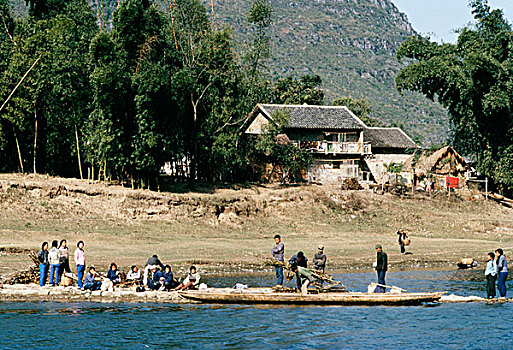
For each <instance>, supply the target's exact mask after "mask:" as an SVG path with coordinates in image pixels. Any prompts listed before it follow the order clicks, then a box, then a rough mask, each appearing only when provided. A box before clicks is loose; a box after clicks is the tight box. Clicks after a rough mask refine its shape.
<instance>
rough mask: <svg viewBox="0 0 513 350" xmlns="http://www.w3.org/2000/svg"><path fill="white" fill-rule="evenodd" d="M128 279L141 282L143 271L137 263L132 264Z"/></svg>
mask: <svg viewBox="0 0 513 350" xmlns="http://www.w3.org/2000/svg"><path fill="white" fill-rule="evenodd" d="M126 279H127V280H128V281H135V282H140V280H141V271H140V270H139V269H138V268H137V266H136V265H132V267H131V268H130V271H129V272H128V273H127V275H126Z"/></svg>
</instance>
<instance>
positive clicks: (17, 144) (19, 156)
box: [14, 131, 25, 173]
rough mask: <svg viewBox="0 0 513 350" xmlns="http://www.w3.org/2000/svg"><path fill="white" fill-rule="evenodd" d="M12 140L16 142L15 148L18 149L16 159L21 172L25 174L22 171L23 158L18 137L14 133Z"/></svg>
mask: <svg viewBox="0 0 513 350" xmlns="http://www.w3.org/2000/svg"><path fill="white" fill-rule="evenodd" d="M14 139H15V140H16V148H17V149H18V158H19V160H20V168H21V172H22V173H25V170H24V169H23V158H22V157H21V150H20V143H19V142H18V135H16V131H15V132H14Z"/></svg>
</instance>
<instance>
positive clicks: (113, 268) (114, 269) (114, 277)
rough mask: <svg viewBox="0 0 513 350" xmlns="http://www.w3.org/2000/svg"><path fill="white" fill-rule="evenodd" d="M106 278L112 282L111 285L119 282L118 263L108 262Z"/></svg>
mask: <svg viewBox="0 0 513 350" xmlns="http://www.w3.org/2000/svg"><path fill="white" fill-rule="evenodd" d="M107 278H108V279H109V280H110V281H111V282H112V284H113V285H116V284H119V283H120V282H121V278H120V277H119V270H118V265H116V264H115V263H112V264H110V269H109V272H107Z"/></svg>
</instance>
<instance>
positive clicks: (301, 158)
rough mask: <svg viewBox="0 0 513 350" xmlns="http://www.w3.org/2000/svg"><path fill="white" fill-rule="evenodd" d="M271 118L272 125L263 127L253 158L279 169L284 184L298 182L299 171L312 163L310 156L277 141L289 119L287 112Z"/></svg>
mask: <svg viewBox="0 0 513 350" xmlns="http://www.w3.org/2000/svg"><path fill="white" fill-rule="evenodd" d="M271 117H272V118H273V121H274V123H270V124H269V125H268V126H266V127H265V129H264V134H263V136H262V137H261V138H260V139H259V140H258V142H257V143H256V147H255V148H256V151H257V152H256V153H257V154H255V155H254V156H256V157H259V158H260V159H265V161H267V162H268V163H272V164H273V165H274V166H279V167H281V168H282V169H283V173H284V177H283V181H284V182H297V181H300V180H302V178H301V171H302V170H305V169H307V168H308V166H310V165H311V164H312V162H313V157H312V154H311V153H310V152H308V151H305V150H302V149H299V148H298V147H296V146H294V145H292V144H290V143H289V144H284V143H283V142H280V141H279V137H280V136H279V135H283V130H284V129H285V128H286V127H287V125H288V121H289V118H290V115H289V114H288V112H286V111H277V112H275V113H273V115H272V116H271Z"/></svg>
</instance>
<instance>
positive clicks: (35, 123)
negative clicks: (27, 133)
mask: <svg viewBox="0 0 513 350" xmlns="http://www.w3.org/2000/svg"><path fill="white" fill-rule="evenodd" d="M34 107H35V106H34ZM36 153H37V109H36V108H34V163H33V168H34V169H33V170H34V174H36V173H37V171H36Z"/></svg>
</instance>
